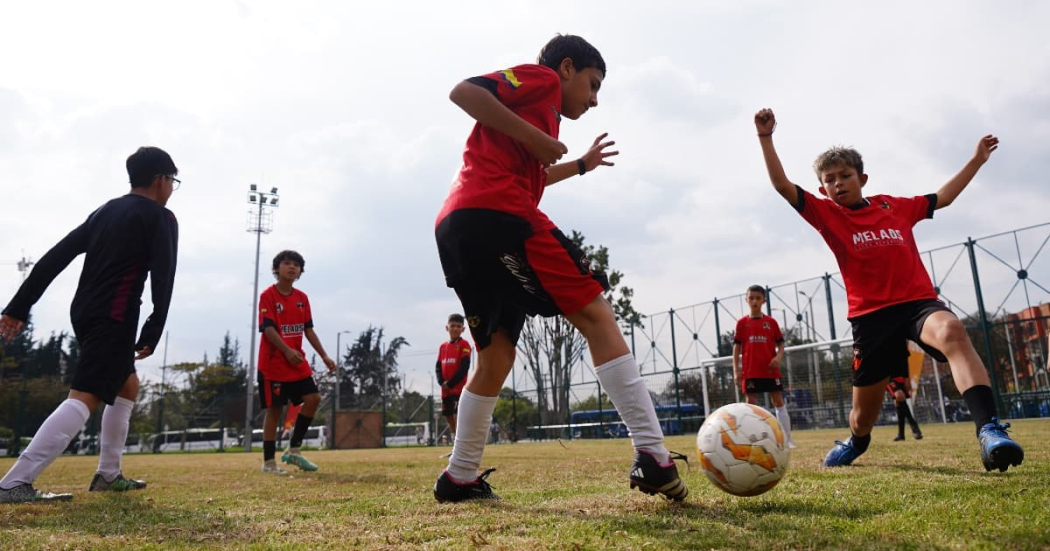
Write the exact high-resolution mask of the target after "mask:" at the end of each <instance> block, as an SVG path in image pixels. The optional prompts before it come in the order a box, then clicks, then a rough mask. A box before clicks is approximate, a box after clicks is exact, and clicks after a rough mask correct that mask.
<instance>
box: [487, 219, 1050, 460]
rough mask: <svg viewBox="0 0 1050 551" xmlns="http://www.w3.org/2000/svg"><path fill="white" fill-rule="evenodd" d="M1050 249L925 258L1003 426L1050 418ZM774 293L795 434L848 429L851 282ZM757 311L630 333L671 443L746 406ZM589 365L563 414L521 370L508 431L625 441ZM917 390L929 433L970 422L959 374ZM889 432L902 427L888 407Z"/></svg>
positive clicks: (965, 246)
mask: <svg viewBox="0 0 1050 551" xmlns="http://www.w3.org/2000/svg"><path fill="white" fill-rule="evenodd" d="M1048 242H1050V223H1045V224H1039V225H1036V226H1030V227H1026V228H1020V229H1016V230H1011V231H1008V232H1003V233H999V234H995V235H990V236H986V237H981V238H977V239H973V238H968V239H967V240H966V241H964V242H961V243H957V244H954V245H950V246H946V247H940V248H937V249H932V250H929V251H925V252H923V253H921V256H922V259H923V262H924V264H925V266H926V268H927V271H928V272H929V274H930V276H931V279H932V281H933V284H934V286H935V288H936V289H937V291H938V293H939V294H940V298H941V300H943V301H944V302H945V303H946V304H947V305H948V306H949V307H950V308H951V309H952V311H953V312H954V313H955V314H956V315H957V316H958V317H959V319H960V320H962V322H963V324H964V325H965V326H966V328H967V330H968V332H969V334H970V337H971V340H972V341H973V344H974V347H975V348H976V350H977V352H978V354H979V355H980V357H981V359H982V360H983V362H984V364H985V366H986V367H987V368H988V370H989V374H990V376H991V380H992V388H993V391H994V392H995V396H996V400H997V402H998V404H997V406H998V410H999V412H1000V413H1001V416H1002V417H1004V418H1021V417H1050V373H1048V344H1050V343H1048V334H1050V291H1048V288H1050V252H1048V249H1050V247H1048ZM742 287H746V285H742ZM766 288H767V295H768V297H769V298H768V301H767V303H766V311H767V313H768V314H769V315H771V316H773V317H774V318H775V319H776V320H777V321H778V322H780V323H781V324H782V330H783V332H784V334H785V338H786V340H787V344H788V345H789V346H788V352H787V354H786V357H785V361H784V363H783V364H782V367H781V370H782V373H783V379H784V384H785V393H784V395H785V398H786V402H787V404H788V409H789V411H790V412H791V417H792V425H793V427H794V428H798V429H805V428H811V427H845V426H847V420H848V414H849V411H850V409H851V403H852V386H851V382H850V379H849V369H850V368H849V365H850V363H851V362H852V348H851V346H852V327H851V325H850V323H849V321H848V320H847V319H846V314H847V304H846V293H845V286H844V285H843V283H842V278H841V274H839V273H824V274H822V275H817V276H814V277H811V278H807V279H802V280H799V281H795V282H791V283H786V284H779V285H769V286H767V287H766ZM747 312H748V307H747V303H746V294H744V293H741V294H735V295H730V296H727V297H723V298H716V299H714V300H711V301H708V302H701V303H696V304H691V305H688V306H684V307H680V308H672V309H669V310H666V311H663V312H657V313H654V314H651V315H649V316H647V317H646V318H645V319H644V326H643V327H634V328H631V329H630V330H629V331H628V332H627V340H628V344H629V345H630V347H631V351H632V352H633V354H634V355H635V357H636V358H637V360H638V364H639V367H640V369H641V372H642V376H643V377H644V379H645V381H646V386H647V388H648V389H649V392H650V395H651V396H652V398H653V402H654V404H656V406H657V411H658V416H659V417H660V418H661V422H662V423H663V425H664V430H665V432H668V433H669V434H678V433H682V432H688V431H693V430H694V429H695V428H697V427H698V423H699V422H700V421H701V420H702V419H703V416H705V415H706V413H707V412H708V411H712V410H713V409H715V408H717V407H718V406H721V405H724V404H726V403H730V402H733V401H738V400H739V399H740V394H739V390H738V389H737V388H735V387H734V385H733V373H732V366H731V360H730V358H729V356H730V355H731V352H732V331H733V330H734V329H735V323H736V320H738V319H739V318H741V317H743V316H744V315H746V314H747ZM581 364H582V365H580V366H575V367H574V369H573V370H572V376H571V377H569V378H568V379H569V380H568V381H567V382H566V383H565V384H567V385H568V386H569V390H570V396H571V400H570V402H571V403H572V404H573V406H572V407H570V408H569V409H568V410H567V411H559V412H552V411H549V410H546V409H545V408H543V407H542V406H543V404H545V403H547V402H548V400H546V399H545V396H544V394H545V393H549V392H550V389H549V384H537V381H536V380H535V376H533V375H532V373H531V372H530V371H529V370H527V369H525V368H524V367H523V366H521V365H518V366H515V370H514V373H513V376H512V378H511V386H512V395H513V396H514V397H515V398H516V399H515V400H514V403H515V405H516V406H517V407H516V408H515V410H516V411H515V412H514V415H513V417H511V418H510V419H509V420H507V421H506V423H508V424H510V425H511V426H513V427H515V429H516V430H515V431H514V434H513V435H512V437H514V438H535V439H541V438H576V437H608V436H625V435H626V432H625V431H624V430H622V425H620V424H619V417H618V416H617V415H616V414H615V411H613V408H612V405H611V404H609V403H608V401H607V399H606V398H605V397H604V396H603V395H602V393H601V388H600V385H599V384H598V382H597V379H596V377H595V376H594V370H593V368H592V367H591V366H590V365H588V364H587V363H586V362H581ZM915 385H916V386H915V393H914V396H913V399H912V401H913V409H914V413H915V416H916V418H917V419H918V420H919V421H920V422H924V423H929V422H953V421H962V420H968V419H969V412H968V411H967V410H966V406H965V404H964V403H963V401H962V399H961V395H960V394H959V391H958V390H957V389H956V387H955V384H954V381H953V380H952V376H951V370H950V366H948V365H944V364H937V363H935V362H933V361H932V360H931V359H930V358H926V360H925V362H924V364H923V367H922V369H921V371H920V372H919V373H917V374H916V379H915ZM508 398H509V397H508ZM766 400H768V397H766ZM765 405H766V406H767V407H768V406H769V405H770V404H769V403H768V402H767V403H766V404H765ZM537 406H538V407H537ZM517 410H521V411H524V412H526V413H525V414H521V413H518V412H517ZM880 422H883V423H891V422H896V410H895V408H894V407H893V402H892V400H891V399H889V398H887V401H886V411H885V414H884V415H883V416H882V418H881V419H880Z"/></svg>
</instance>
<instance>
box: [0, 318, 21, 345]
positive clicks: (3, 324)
mask: <svg viewBox="0 0 1050 551" xmlns="http://www.w3.org/2000/svg"><path fill="white" fill-rule="evenodd" d="M25 324H26V322H24V321H22V320H20V319H15V318H12V317H11V316H8V315H7V314H4V315H3V316H0V341H3V340H6V341H9V342H10V341H13V340H15V337H17V336H18V334H19V333H21V332H22V328H23V327H25Z"/></svg>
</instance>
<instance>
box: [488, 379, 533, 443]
mask: <svg viewBox="0 0 1050 551" xmlns="http://www.w3.org/2000/svg"><path fill="white" fill-rule="evenodd" d="M492 417H493V418H494V419H495V420H496V422H497V423H499V425H500V426H501V427H503V428H504V429H506V430H507V434H508V435H510V439H511V440H512V441H517V440H518V439H520V438H521V437H522V436H524V435H525V431H526V429H528V427H531V426H534V425H538V424H540V416H539V410H538V409H537V408H536V404H534V403H533V402H532V400H529V399H528V398H525V397H524V396H522V395H520V394H518V395H515V394H514V391H513V390H512V389H511V388H510V387H503V389H502V390H500V392H499V400H498V401H497V402H496V409H495V410H494V411H493V412H492Z"/></svg>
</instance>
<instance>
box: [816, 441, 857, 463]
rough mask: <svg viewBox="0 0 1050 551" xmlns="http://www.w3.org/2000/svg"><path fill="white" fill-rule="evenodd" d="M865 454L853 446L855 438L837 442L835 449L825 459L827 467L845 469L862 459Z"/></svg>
mask: <svg viewBox="0 0 1050 551" xmlns="http://www.w3.org/2000/svg"><path fill="white" fill-rule="evenodd" d="M861 453H863V452H859V451H857V448H856V447H855V446H854V445H853V437H852V436H851V437H850V439H849V440H846V441H845V442H840V441H838V440H836V441H835V447H834V448H831V451H829V452H828V455H827V456H825V457H824V466H825V467H845V466H846V465H851V464H852V463H853V460H854V459H856V458H858V457H860V454H861Z"/></svg>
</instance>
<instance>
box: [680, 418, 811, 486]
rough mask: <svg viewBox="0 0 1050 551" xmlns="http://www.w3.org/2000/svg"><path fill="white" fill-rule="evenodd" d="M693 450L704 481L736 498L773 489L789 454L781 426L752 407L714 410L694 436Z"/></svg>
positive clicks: (778, 480)
mask: <svg viewBox="0 0 1050 551" xmlns="http://www.w3.org/2000/svg"><path fill="white" fill-rule="evenodd" d="M696 451H697V452H699V454H700V465H701V467H702V468H703V470H704V474H706V475H707V478H708V479H710V480H711V482H713V483H714V485H715V486H718V487H719V488H720V489H722V490H723V491H725V492H728V493H730V494H733V495H735V496H757V495H759V494H762V493H765V492H767V491H769V489H770V488H772V487H773V486H776V485H777V483H778V482H780V479H781V477H783V476H784V473H785V472H787V468H788V458H789V455H790V454H789V452H788V447H787V441H786V439H785V438H784V431H782V430H781V429H780V423H778V422H777V420H776V418H774V417H773V416H772V415H770V413H769V412H768V411H766V410H764V409H762V408H760V407H758V406H753V405H751V404H729V405H728V406H723V407H720V408H718V409H717V410H715V412H714V413H712V414H711V416H710V417H708V418H707V420H706V421H704V425H703V426H702V427H700V432H698V433H697V434H696Z"/></svg>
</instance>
